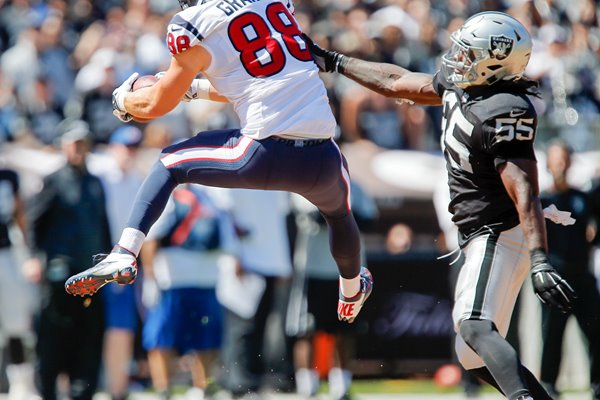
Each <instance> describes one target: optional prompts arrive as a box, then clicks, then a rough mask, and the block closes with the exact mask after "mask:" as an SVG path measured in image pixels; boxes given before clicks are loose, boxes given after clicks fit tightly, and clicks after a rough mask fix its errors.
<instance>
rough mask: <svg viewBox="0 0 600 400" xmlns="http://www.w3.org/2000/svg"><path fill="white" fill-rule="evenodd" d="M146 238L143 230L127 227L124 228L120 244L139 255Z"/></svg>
mask: <svg viewBox="0 0 600 400" xmlns="http://www.w3.org/2000/svg"><path fill="white" fill-rule="evenodd" d="M144 239H146V235H145V234H144V233H143V232H142V231H140V230H137V229H133V228H125V229H123V233H122V234H121V239H119V243H118V245H119V246H121V247H122V248H124V249H125V250H127V251H129V252H130V253H131V254H133V255H134V256H135V257H137V256H138V255H139V254H140V250H141V249H142V245H143V244H144Z"/></svg>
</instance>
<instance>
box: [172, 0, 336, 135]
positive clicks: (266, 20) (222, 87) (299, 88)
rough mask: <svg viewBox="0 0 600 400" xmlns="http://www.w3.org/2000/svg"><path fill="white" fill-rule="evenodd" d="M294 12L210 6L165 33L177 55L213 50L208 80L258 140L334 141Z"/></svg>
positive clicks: (240, 1) (263, 0)
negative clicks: (197, 48)
mask: <svg viewBox="0 0 600 400" xmlns="http://www.w3.org/2000/svg"><path fill="white" fill-rule="evenodd" d="M292 13H293V6H292V5H291V3H288V4H287V5H286V4H284V3H282V2H281V1H279V0H211V1H208V2H203V4H198V5H197V6H193V7H189V8H187V9H185V10H183V11H181V12H179V13H178V14H176V15H175V16H174V17H173V18H172V19H171V22H170V23H169V26H168V29H167V45H168V46H169V50H170V52H171V53H172V54H177V53H181V52H183V51H185V50H187V49H189V48H190V47H192V46H198V45H200V46H202V47H204V48H205V49H206V50H208V51H209V52H210V54H211V55H212V62H211V65H210V66H209V67H208V69H207V70H206V71H204V75H205V77H206V78H208V80H209V81H210V82H211V84H212V85H213V86H214V87H215V89H216V90H217V91H218V92H219V93H221V94H222V95H223V96H225V97H227V99H228V100H229V101H230V102H231V103H232V104H233V107H234V109H235V111H236V113H237V115H238V117H239V119H240V122H241V130H242V133H243V134H244V135H246V136H250V137H252V138H253V139H264V138H267V137H269V136H272V135H277V136H284V137H290V138H294V137H295V138H330V137H332V136H333V135H334V131H335V126H336V122H335V119H334V117H333V114H332V112H331V108H330V106H329V99H328V98H327V93H326V91H325V87H324V85H323V82H322V81H321V79H320V78H319V76H318V69H317V67H316V65H315V63H314V62H313V61H312V59H311V56H310V53H309V51H308V48H307V46H306V43H304V41H303V40H302V37H301V31H300V28H299V27H298V23H297V22H296V20H295V19H294V17H293V16H292Z"/></svg>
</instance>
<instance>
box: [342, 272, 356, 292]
mask: <svg viewBox="0 0 600 400" xmlns="http://www.w3.org/2000/svg"><path fill="white" fill-rule="evenodd" d="M340 290H341V291H342V295H343V296H344V297H354V296H356V295H357V294H358V291H359V290H360V274H359V275H356V276H355V277H354V278H352V279H346V278H342V277H341V276H340Z"/></svg>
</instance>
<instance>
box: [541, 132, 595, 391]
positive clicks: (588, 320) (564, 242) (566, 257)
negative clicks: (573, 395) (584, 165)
mask: <svg viewBox="0 0 600 400" xmlns="http://www.w3.org/2000/svg"><path fill="white" fill-rule="evenodd" d="M547 166H548V170H549V171H550V174H551V175H552V179H553V185H552V187H551V188H550V189H549V190H548V191H545V192H543V193H542V194H541V195H540V199H541V201H542V205H543V206H544V207H548V206H550V205H551V204H554V205H555V206H556V207H557V208H558V209H559V210H562V211H568V212H570V213H571V217H572V218H574V219H575V222H574V225H572V226H563V225H559V224H554V223H547V224H546V226H547V232H548V258H549V260H550V262H551V263H552V265H553V266H554V267H555V268H556V270H557V271H558V272H559V273H560V274H561V275H562V276H563V277H564V278H565V279H567V280H568V282H569V283H570V284H571V285H572V287H573V289H574V290H575V292H576V293H577V299H575V303H574V304H573V310H572V313H573V315H574V316H575V318H577V322H578V323H579V327H580V328H581V330H582V331H583V333H584V334H585V336H586V338H587V344H588V350H589V356H590V381H591V386H592V390H593V398H594V399H600V315H599V314H598V310H599V309H600V293H599V292H598V289H597V287H596V279H595V278H594V276H593V275H592V274H591V272H590V270H589V263H590V243H589V241H588V237H587V230H588V225H589V224H590V222H591V211H592V210H591V207H590V202H589V199H588V197H587V196H586V195H585V193H583V192H581V191H579V190H577V189H574V188H573V187H571V186H570V185H569V182H568V181H567V171H568V170H569V167H570V166H571V149H570V147H569V146H568V145H567V144H566V143H565V142H562V141H556V142H553V143H552V144H550V146H549V147H548V150H547ZM568 319H569V315H568V314H563V313H561V312H560V311H558V310H550V309H547V307H544V309H543V310H542V337H543V348H542V369H541V381H542V384H545V385H546V387H547V388H548V390H549V393H550V394H551V395H553V396H557V395H558V390H557V388H556V379H557V378H558V372H559V367H560V361H561V358H562V342H563V335H564V331H565V326H566V324H567V320H568Z"/></svg>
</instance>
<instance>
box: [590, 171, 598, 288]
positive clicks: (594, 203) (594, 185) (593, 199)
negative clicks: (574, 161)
mask: <svg viewBox="0 0 600 400" xmlns="http://www.w3.org/2000/svg"><path fill="white" fill-rule="evenodd" d="M587 193H588V196H589V197H590V206H591V210H592V218H593V223H594V225H593V227H592V233H593V239H592V245H593V251H592V254H593V257H592V268H593V271H594V275H595V276H596V286H597V287H598V290H599V291H600V175H596V176H595V177H594V178H593V179H592V180H591V182H590V185H589V188H588V191H587Z"/></svg>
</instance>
